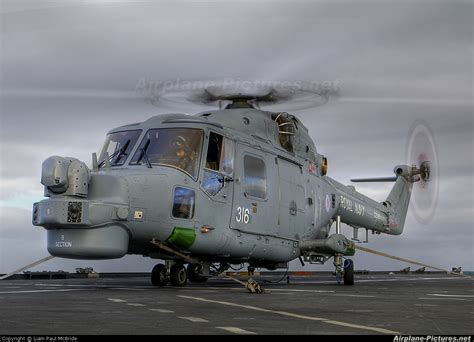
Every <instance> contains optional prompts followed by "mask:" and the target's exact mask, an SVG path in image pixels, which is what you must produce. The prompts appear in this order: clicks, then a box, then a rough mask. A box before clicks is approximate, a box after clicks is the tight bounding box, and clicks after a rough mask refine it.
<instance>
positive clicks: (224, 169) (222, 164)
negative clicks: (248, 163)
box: [202, 132, 235, 195]
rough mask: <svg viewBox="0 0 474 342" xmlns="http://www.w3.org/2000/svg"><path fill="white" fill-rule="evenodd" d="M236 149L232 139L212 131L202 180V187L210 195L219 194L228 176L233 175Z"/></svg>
mask: <svg viewBox="0 0 474 342" xmlns="http://www.w3.org/2000/svg"><path fill="white" fill-rule="evenodd" d="M234 151H235V149H234V142H233V141H232V140H230V139H228V138H225V137H223V136H222V135H220V134H217V133H214V132H211V134H210V135H209V145H208V147H207V155H206V165H205V167H204V175H203V180H202V187H203V188H204V190H206V191H207V192H208V193H209V194H210V195H215V194H217V193H218V192H219V191H220V190H221V189H222V188H223V187H224V183H225V178H226V177H227V178H229V177H232V174H233V173H234Z"/></svg>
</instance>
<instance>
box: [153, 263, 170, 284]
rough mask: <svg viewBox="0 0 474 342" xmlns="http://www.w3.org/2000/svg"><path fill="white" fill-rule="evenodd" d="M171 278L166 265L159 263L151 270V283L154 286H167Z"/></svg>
mask: <svg viewBox="0 0 474 342" xmlns="http://www.w3.org/2000/svg"><path fill="white" fill-rule="evenodd" d="M168 281H169V278H168V274H167V270H166V267H165V265H163V264H158V265H156V266H155V267H153V270H152V271H151V283H152V284H153V286H166V284H168Z"/></svg>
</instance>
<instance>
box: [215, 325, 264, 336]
mask: <svg viewBox="0 0 474 342" xmlns="http://www.w3.org/2000/svg"><path fill="white" fill-rule="evenodd" d="M216 328H217V329H222V330H225V331H228V332H231V333H234V334H239V335H257V333H254V332H253V331H248V330H244V329H240V328H236V327H216Z"/></svg>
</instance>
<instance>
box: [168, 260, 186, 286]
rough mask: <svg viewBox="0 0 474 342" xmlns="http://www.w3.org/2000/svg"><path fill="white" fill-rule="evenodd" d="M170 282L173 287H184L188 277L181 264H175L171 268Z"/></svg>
mask: <svg viewBox="0 0 474 342" xmlns="http://www.w3.org/2000/svg"><path fill="white" fill-rule="evenodd" d="M170 281H171V285H173V286H180V287H181V286H184V285H186V283H187V282H188V275H187V273H186V270H185V269H184V266H183V265H181V264H175V265H173V266H171V270H170Z"/></svg>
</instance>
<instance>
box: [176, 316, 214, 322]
mask: <svg viewBox="0 0 474 342" xmlns="http://www.w3.org/2000/svg"><path fill="white" fill-rule="evenodd" d="M178 318H181V319H186V320H188V321H191V322H195V323H207V322H209V321H208V320H207V319H204V318H201V317H179V316H178Z"/></svg>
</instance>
